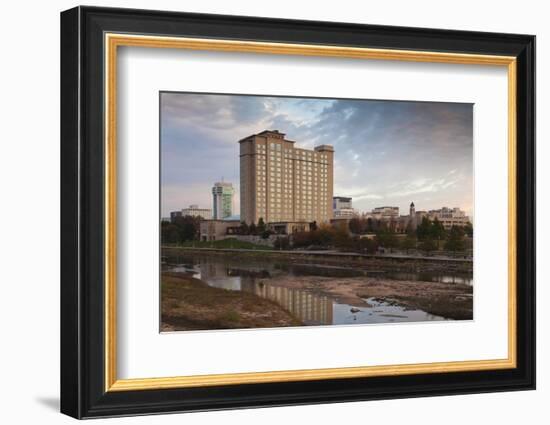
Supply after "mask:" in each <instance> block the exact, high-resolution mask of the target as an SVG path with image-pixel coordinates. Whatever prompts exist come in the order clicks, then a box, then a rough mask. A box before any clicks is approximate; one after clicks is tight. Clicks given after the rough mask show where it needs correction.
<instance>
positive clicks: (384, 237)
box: [376, 229, 398, 253]
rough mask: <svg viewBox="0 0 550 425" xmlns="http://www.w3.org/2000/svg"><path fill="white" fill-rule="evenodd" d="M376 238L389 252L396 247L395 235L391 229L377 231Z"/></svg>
mask: <svg viewBox="0 0 550 425" xmlns="http://www.w3.org/2000/svg"><path fill="white" fill-rule="evenodd" d="M376 239H377V240H378V243H379V245H380V246H381V247H383V248H388V249H389V250H390V253H391V252H392V250H393V248H396V247H397V245H398V240H397V236H396V235H395V232H394V231H392V230H391V229H384V230H381V231H379V232H378V233H377V234H376Z"/></svg>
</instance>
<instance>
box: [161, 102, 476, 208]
mask: <svg viewBox="0 0 550 425" xmlns="http://www.w3.org/2000/svg"><path fill="white" fill-rule="evenodd" d="M160 96H161V99H160V110H161V117H160V119H161V131H160V133H161V213H162V216H163V217H168V216H169V215H170V211H176V210H181V209H182V208H186V207H188V206H189V205H190V204H198V205H199V206H200V207H202V208H212V199H211V198H212V196H211V188H212V185H213V184H214V183H215V182H217V181H221V180H222V179H223V180H224V181H226V182H231V183H233V186H234V188H235V211H234V214H238V213H239V180H240V179H239V144H238V141H239V140H240V139H242V138H244V137H246V136H249V135H251V134H255V133H259V132H260V131H263V130H279V131H280V132H282V133H286V138H288V139H290V140H294V141H296V144H295V146H296V147H300V148H306V149H313V147H314V146H317V145H321V144H329V145H332V146H334V151H335V154H334V196H349V197H352V198H353V207H354V208H355V209H356V210H358V211H359V212H365V211H370V210H371V209H372V208H375V207H379V206H398V207H399V210H400V214H402V215H406V214H408V211H409V204H410V203H411V201H414V203H415V206H416V210H417V211H420V210H430V209H439V208H441V207H443V206H448V207H460V208H462V209H463V210H465V211H466V213H467V214H468V215H470V216H473V137H472V133H473V105H472V104H464V103H440V102H409V101H384V100H356V99H317V98H289V97H269V96H247V95H216V94H198V93H172V92H170V93H164V92H163V93H161V95H160Z"/></svg>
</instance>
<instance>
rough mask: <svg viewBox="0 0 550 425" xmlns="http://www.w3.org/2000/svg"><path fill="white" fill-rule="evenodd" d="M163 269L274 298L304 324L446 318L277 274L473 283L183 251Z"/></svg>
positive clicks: (462, 278) (425, 274) (427, 275)
mask: <svg viewBox="0 0 550 425" xmlns="http://www.w3.org/2000/svg"><path fill="white" fill-rule="evenodd" d="M163 268H164V270H169V271H171V272H182V273H183V272H185V273H191V274H192V275H193V277H196V278H197V279H201V280H202V281H203V282H206V283H207V284H208V285H210V286H213V287H217V288H224V289H229V290H233V291H247V292H251V293H254V294H256V295H258V296H260V297H262V298H267V299H269V300H272V301H274V302H276V303H278V304H279V305H280V306H281V307H283V308H284V309H286V310H288V311H289V312H291V313H292V314H293V315H294V316H295V317H297V318H298V319H300V320H301V321H302V322H303V323H304V325H345V324H366V323H394V322H420V321H438V320H446V319H445V318H443V317H440V316H435V315H432V314H429V313H427V312H425V311H422V310H411V309H406V308H404V307H402V306H399V305H391V304H389V303H387V302H383V301H380V300H376V299H373V298H366V299H364V301H365V302H366V303H367V304H368V307H365V306H359V307H357V306H352V305H349V304H345V303H341V302H339V301H338V300H336V299H334V298H331V297H330V296H327V295H326V294H322V293H318V292H315V291H308V290H303V289H294V288H285V287H281V286H278V285H270V284H269V279H270V278H272V277H276V276H277V277H279V276H285V275H286V276H323V277H335V278H336V277H360V276H369V277H375V278H376V277H380V278H384V279H393V280H407V281H428V282H444V283H461V284H468V285H471V284H472V276H471V275H468V274H456V275H450V274H441V273H430V272H422V273H406V272H393V271H392V272H389V271H386V272H384V271H375V270H373V271H369V270H358V269H352V268H349V267H335V266H324V265H318V264H295V263H285V262H276V261H275V262H274V261H261V260H258V259H254V260H243V259H233V258H229V257H222V256H205V255H184V256H175V257H168V258H166V259H165V264H164V266H163Z"/></svg>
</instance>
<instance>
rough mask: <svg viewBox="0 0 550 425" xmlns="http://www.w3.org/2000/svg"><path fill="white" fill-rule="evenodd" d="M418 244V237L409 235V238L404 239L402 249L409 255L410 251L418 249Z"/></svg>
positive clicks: (412, 234)
mask: <svg viewBox="0 0 550 425" xmlns="http://www.w3.org/2000/svg"><path fill="white" fill-rule="evenodd" d="M416 243H417V241H416V235H415V234H414V233H407V236H406V237H405V239H403V242H402V244H401V248H402V249H404V250H405V251H406V252H407V254H408V253H409V250H411V249H415V248H416Z"/></svg>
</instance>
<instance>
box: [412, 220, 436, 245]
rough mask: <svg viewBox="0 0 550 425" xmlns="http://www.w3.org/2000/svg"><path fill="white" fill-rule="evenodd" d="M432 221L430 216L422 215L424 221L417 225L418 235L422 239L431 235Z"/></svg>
mask: <svg viewBox="0 0 550 425" xmlns="http://www.w3.org/2000/svg"><path fill="white" fill-rule="evenodd" d="M431 228H432V223H431V222H430V220H429V219H428V217H422V222H421V223H420V224H419V225H418V226H417V227H416V236H417V238H418V240H420V241H422V240H424V239H427V238H429V237H430V236H431Z"/></svg>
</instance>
